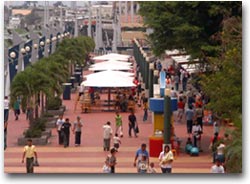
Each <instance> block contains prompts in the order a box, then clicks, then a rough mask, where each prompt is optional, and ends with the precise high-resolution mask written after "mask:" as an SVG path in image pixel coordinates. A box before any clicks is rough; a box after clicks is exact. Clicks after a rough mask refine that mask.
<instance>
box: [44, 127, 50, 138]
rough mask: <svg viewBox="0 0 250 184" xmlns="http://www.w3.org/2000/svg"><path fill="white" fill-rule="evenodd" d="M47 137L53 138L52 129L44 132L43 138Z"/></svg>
mask: <svg viewBox="0 0 250 184" xmlns="http://www.w3.org/2000/svg"><path fill="white" fill-rule="evenodd" d="M44 135H45V136H47V138H49V137H51V135H52V133H51V130H50V129H46V130H45V131H43V132H42V136H44Z"/></svg>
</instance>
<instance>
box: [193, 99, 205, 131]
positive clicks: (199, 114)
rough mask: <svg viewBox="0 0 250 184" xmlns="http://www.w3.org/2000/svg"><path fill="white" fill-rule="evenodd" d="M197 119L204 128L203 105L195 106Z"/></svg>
mask: <svg viewBox="0 0 250 184" xmlns="http://www.w3.org/2000/svg"><path fill="white" fill-rule="evenodd" d="M195 119H196V121H197V122H198V124H199V125H200V126H201V129H202V128H203V122H202V119H203V109H202V105H200V104H199V105H198V107H196V108H195Z"/></svg>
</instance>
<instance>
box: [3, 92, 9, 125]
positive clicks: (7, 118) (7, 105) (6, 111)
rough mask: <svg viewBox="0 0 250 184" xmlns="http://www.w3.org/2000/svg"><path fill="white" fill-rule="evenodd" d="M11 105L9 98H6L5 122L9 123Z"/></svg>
mask: <svg viewBox="0 0 250 184" xmlns="http://www.w3.org/2000/svg"><path fill="white" fill-rule="evenodd" d="M9 105H10V101H9V99H8V96H5V97H4V122H7V121H8V120H9Z"/></svg>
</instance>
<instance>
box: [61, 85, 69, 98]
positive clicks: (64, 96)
mask: <svg viewBox="0 0 250 184" xmlns="http://www.w3.org/2000/svg"><path fill="white" fill-rule="evenodd" d="M62 85H63V86H64V90H63V100H70V93H71V83H63V84H62Z"/></svg>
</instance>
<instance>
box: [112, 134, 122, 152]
mask: <svg viewBox="0 0 250 184" xmlns="http://www.w3.org/2000/svg"><path fill="white" fill-rule="evenodd" d="M113 142H114V148H115V149H116V151H118V148H119V147H120V144H121V139H120V137H119V136H118V134H117V133H116V134H115V136H114V137H113Z"/></svg>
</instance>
